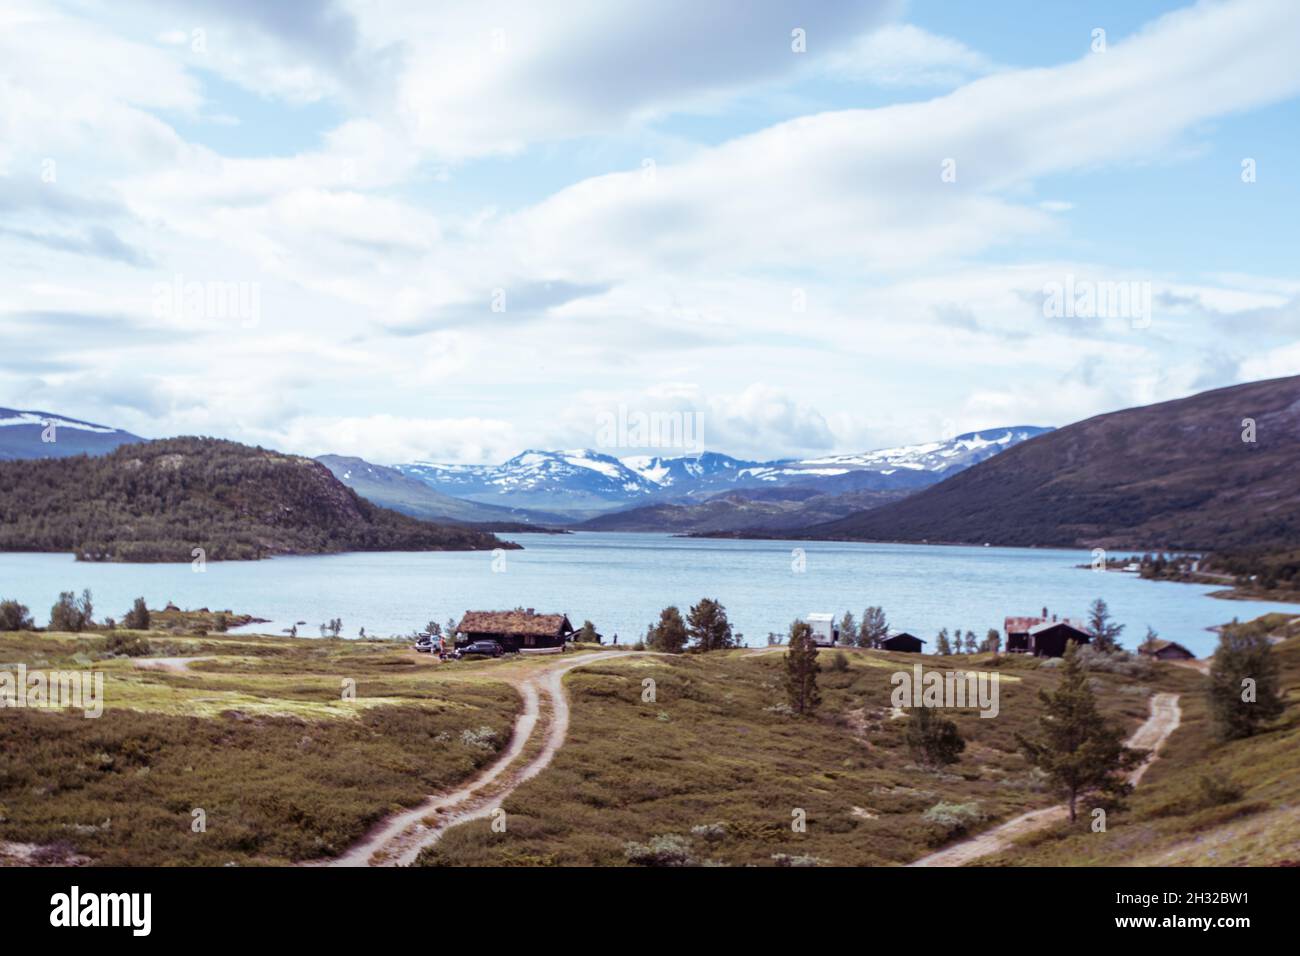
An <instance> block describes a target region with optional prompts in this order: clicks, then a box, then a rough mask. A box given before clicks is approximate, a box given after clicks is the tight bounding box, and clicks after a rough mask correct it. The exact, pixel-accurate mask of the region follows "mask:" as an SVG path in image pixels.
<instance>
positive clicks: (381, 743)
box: [0, 631, 520, 865]
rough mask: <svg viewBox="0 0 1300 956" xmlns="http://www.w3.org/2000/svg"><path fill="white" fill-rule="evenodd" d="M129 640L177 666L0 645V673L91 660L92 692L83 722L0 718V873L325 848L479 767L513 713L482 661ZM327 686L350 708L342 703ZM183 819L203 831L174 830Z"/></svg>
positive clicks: (292, 645)
mask: <svg viewBox="0 0 1300 956" xmlns="http://www.w3.org/2000/svg"><path fill="white" fill-rule="evenodd" d="M135 636H139V637H142V638H144V639H146V640H148V641H149V643H150V645H151V653H153V654H156V655H159V656H163V657H169V658H170V657H183V658H186V659H188V660H189V661H190V662H189V663H188V666H187V667H182V666H178V665H177V664H172V663H168V664H167V665H166V666H167V668H168V669H145V668H142V667H140V666H139V664H140V663H142V661H141V660H138V659H136V660H133V659H128V658H109V659H105V658H104V654H105V646H104V645H105V637H104V636H103V635H101V634H94V633H86V634H60V633H54V634H47V633H22V632H20V633H16V634H15V633H5V634H0V667H4V668H6V669H10V670H12V669H13V668H14V666H15V665H16V664H17V663H18V662H22V663H25V664H26V665H27V666H28V667H29V668H44V669H51V670H53V669H67V668H74V669H75V668H79V667H81V666H83V665H86V664H88V663H90V662H91V661H93V664H92V665H91V666H93V669H95V670H100V671H102V672H103V673H104V683H105V686H104V698H105V711H104V714H103V716H102V717H100V718H98V719H87V718H85V717H84V716H82V715H81V714H80V713H76V714H73V713H70V712H65V713H60V712H53V711H45V710H36V709H5V710H4V711H3V712H0V862H2V861H4V860H5V859H6V858H7V860H8V861H9V862H11V863H12V862H61V861H76V862H81V861H85V862H94V863H101V864H127V865H137V864H179V865H224V864H227V863H238V864H275V863H285V862H290V861H297V860H302V859H308V858H313V857H318V856H322V855H332V854H336V853H338V852H339V851H341V850H343V849H344V848H345V847H346V846H347V845H348V844H350V843H352V842H353V841H355V840H356V839H358V838H359V837H360V836H361V835H362V834H363V833H364V832H365V831H366V830H367V829H368V828H369V827H370V826H371V825H373V824H374V823H376V822H377V821H378V820H379V819H381V818H382V817H383V816H385V815H386V814H388V813H389V812H391V811H392V810H395V809H397V808H401V807H408V806H411V805H414V804H415V803H418V802H419V801H420V800H421V799H422V798H423V797H424V796H426V795H427V794H428V793H430V792H433V791H437V790H441V789H444V788H448V787H451V786H452V785H454V784H456V783H458V782H460V781H462V780H464V779H465V778H466V777H468V776H470V775H471V774H472V773H473V772H474V771H475V770H477V769H478V768H479V767H482V766H483V765H484V764H486V763H488V762H489V761H491V760H492V759H493V758H494V757H495V756H496V754H497V753H498V752H499V751H500V750H501V749H502V748H503V747H504V746H505V745H506V743H507V742H508V740H509V737H510V733H511V728H512V723H513V720H514V716H515V714H516V713H517V711H518V709H519V706H520V701H519V697H518V695H517V694H516V692H515V691H514V689H513V688H512V687H510V686H509V684H508V683H505V682H502V681H500V680H497V679H495V678H494V677H493V676H491V675H492V673H493V672H491V670H490V666H489V665H477V664H457V665H454V666H450V665H449V666H443V667H439V666H438V665H437V664H435V663H432V662H430V661H429V660H428V657H427V655H416V654H415V653H414V652H413V651H411V650H410V649H409V646H406V645H402V644H400V643H393V642H381V641H349V640H320V639H312V640H302V639H298V640H294V639H289V638H277V637H245V636H239V637H236V636H230V635H218V634H209V635H181V634H170V633H164V634H160V633H159V632H157V631H154V632H149V633H143V632H142V633H140V634H138V635H135ZM452 670H454V671H455V672H456V674H455V679H449V678H448V672H450V671H452ZM345 679H349V680H351V681H354V682H355V690H356V698H355V700H354V701H350V700H344V699H343V682H344V680H345ZM195 809H201V810H203V811H204V813H205V814H206V827H207V829H206V832H199V833H196V832H194V831H193V829H192V822H193V820H194V817H193V815H192V814H193V811H194V810H195Z"/></svg>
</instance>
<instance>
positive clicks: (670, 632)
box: [646, 605, 687, 654]
mask: <svg viewBox="0 0 1300 956" xmlns="http://www.w3.org/2000/svg"><path fill="white" fill-rule="evenodd" d="M686 637H687V634H686V622H685V621H683V620H682V612H681V611H679V610H677V607H676V606H675V605H673V606H671V607H666V608H664V609H663V610H662V611H660V612H659V623H658V624H655V625H652V626H651V628H650V630H649V631H648V632H647V634H646V647H648V648H650V650H652V651H661V652H663V653H665V654H680V653H681V652H682V651H683V650H685V648H686Z"/></svg>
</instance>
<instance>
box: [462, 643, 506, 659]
mask: <svg viewBox="0 0 1300 956" xmlns="http://www.w3.org/2000/svg"><path fill="white" fill-rule="evenodd" d="M460 652H461V654H483V655H485V656H487V657H500V656H501V655H502V654H504V653H505V650H504V649H503V648H502V647H501V645H500V644H498V643H497V642H496V641H473V642H471V643H469V644H466V645H465V646H464V647H462V648H461V649H460Z"/></svg>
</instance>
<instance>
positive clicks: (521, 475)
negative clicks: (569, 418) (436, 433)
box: [393, 425, 1050, 520]
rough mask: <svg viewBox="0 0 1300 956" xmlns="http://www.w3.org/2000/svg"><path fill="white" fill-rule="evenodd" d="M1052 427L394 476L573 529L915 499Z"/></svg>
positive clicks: (426, 467)
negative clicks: (745, 503) (740, 500)
mask: <svg viewBox="0 0 1300 956" xmlns="http://www.w3.org/2000/svg"><path fill="white" fill-rule="evenodd" d="M1047 431H1050V429H1047V428H1040V427H1037V426H1031V425H1022V426H1015V427H1012V428H999V429H990V430H987V431H982V432H969V433H966V434H964V435H958V436H956V437H955V438H951V439H947V440H943V441H933V442H927V443H925V444H919V445H906V446H902V447H898V448H886V449H880V450H878V451H871V452H864V453H861V454H855V455H838V456H832V457H825V458H808V459H777V460H772V461H748V460H744V459H739V458H733V457H731V456H729V455H723V454H719V453H716V452H705V453H704V454H701V455H698V456H680V457H660V456H631V457H625V458H617V457H615V456H613V455H610V454H606V453H604V452H600V451H595V450H593V449H589V448H584V449H575V450H569V451H542V450H538V449H530V450H528V451H525V452H522V453H521V454H519V455H516V456H515V457H514V458H511V459H510V460H509V461H507V462H505V463H503V464H500V465H447V464H438V463H434V462H413V463H410V464H402V465H394V466H393V468H394V470H396V471H398V472H400V473H402V474H403V475H406V476H408V477H410V478H415V479H418V480H419V481H422V482H424V483H425V484H426V485H427V486H428V487H430V488H432V489H434V490H435V491H437V492H440V493H441V494H444V495H450V496H452V497H455V498H461V499H465V500H468V501H475V502H480V503H484V504H495V505H499V506H506V507H515V508H524V509H539V508H540V509H544V510H547V511H549V512H552V513H553V514H558V515H561V516H564V517H566V518H568V519H569V520H577V519H585V518H591V517H592V516H594V515H596V514H602V513H607V512H612V511H618V510H622V509H626V508H635V507H638V506H641V505H646V504H656V505H657V504H674V505H680V506H687V505H691V504H695V503H699V502H702V501H706V500H708V499H711V498H714V497H716V496H718V495H728V494H733V493H734V494H739V495H742V496H744V497H745V498H746V499H750V500H754V499H756V498H759V497H767V499H768V500H773V496H772V490H773V489H786V490H788V491H787V492H778V493H777V494H776V496H775V497H777V498H785V499H786V500H801V499H806V498H809V497H811V496H813V495H839V494H843V493H845V492H858V491H878V492H906V491H914V490H917V489H919V488H924V487H926V486H928V485H931V484H934V483H935V482H937V481H941V480H942V479H943V478H945V477H947V476H948V475H951V474H955V473H956V472H958V471H960V470H962V469H963V468H968V467H970V466H971V465H973V464H975V463H977V462H980V461H983V460H984V459H986V458H989V457H992V456H993V455H996V454H998V453H999V452H1002V451H1005V450H1006V449H1007V448H1010V447H1012V446H1014V445H1017V444H1019V443H1020V442H1023V441H1026V440H1028V439H1030V438H1033V437H1035V436H1037V435H1041V434H1043V433H1044V432H1047Z"/></svg>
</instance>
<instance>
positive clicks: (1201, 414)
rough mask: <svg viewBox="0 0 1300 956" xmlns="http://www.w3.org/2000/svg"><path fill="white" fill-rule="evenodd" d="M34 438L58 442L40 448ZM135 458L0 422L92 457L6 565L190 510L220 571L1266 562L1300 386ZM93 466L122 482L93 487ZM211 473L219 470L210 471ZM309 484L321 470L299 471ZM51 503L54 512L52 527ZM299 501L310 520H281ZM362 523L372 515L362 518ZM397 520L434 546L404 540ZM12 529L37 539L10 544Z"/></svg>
mask: <svg viewBox="0 0 1300 956" xmlns="http://www.w3.org/2000/svg"><path fill="white" fill-rule="evenodd" d="M51 426H52V427H51ZM46 435H49V436H50V437H53V438H54V439H55V440H54V441H45V440H43V438H44V437H45V436H46ZM141 441H142V439H139V438H137V437H136V436H134V435H131V434H130V433H128V432H125V431H122V430H120V429H116V428H111V427H108V426H103V425H95V424H92V423H89V422H84V421H79V420H77V419H72V418H66V417H63V416H57V415H52V414H50V413H47V412H38V411H16V410H12V409H0V459H21V458H28V459H44V458H67V457H68V456H72V455H80V454H82V453H83V452H84V453H86V454H88V455H89V456H91V457H88V458H85V459H79V461H82V462H84V463H85V464H83V465H79V466H78V467H79V468H81V470H80V471H78V470H76V469H72V470H57V471H51V470H48V468H47V466H52V465H55V464H61V463H58V462H41V461H36V462H31V463H29V467H23V463H22V462H17V461H13V462H7V463H6V464H4V465H3V466H0V471H4V472H5V475H4V477H5V479H6V480H7V481H8V482H9V485H10V487H9V491H10V492H13V491H14V489H25V491H23V494H22V495H19V496H18V497H23V500H22V501H21V502H18V501H17V499H16V498H15V497H14V494H10V495H9V499H8V500H9V504H10V505H11V507H10V508H9V509H8V512H7V513H6V514H5V515H3V516H2V517H4V519H5V525H6V532H7V533H8V534H9V537H8V538H7V540H6V541H5V542H0V547H5V546H7V547H9V548H10V549H47V546H52V547H54V548H55V549H56V550H61V549H65V548H69V547H75V548H79V549H80V548H83V547H84V546H86V545H94V546H95V547H96V548H98V549H100V552H99V553H102V554H105V555H108V556H110V557H123V556H125V555H126V554H127V552H130V553H131V554H133V555H143V556H145V557H143V559H144V560H149V559H153V558H151V557H149V556H150V555H153V554H156V553H158V554H160V553H166V554H168V555H170V554H171V553H172V551H173V550H174V548H173V547H172V546H173V545H176V547H179V544H178V542H182V541H183V540H186V539H187V538H186V535H184V534H181V533H180V531H178V530H177V528H176V527H174V520H173V518H169V517H167V516H168V515H169V514H172V513H173V512H174V513H175V515H174V517H176V518H177V520H182V521H184V509H185V508H186V507H200V510H201V511H202V512H203V518H204V521H205V522H207V523H208V524H212V525H214V526H215V527H216V528H218V529H219V530H220V532H221V535H222V537H223V538H224V544H225V550H226V551H227V552H228V553H230V554H231V555H232V556H233V555H238V556H243V555H245V554H266V553H288V552H295V551H298V552H301V551H313V550H338V549H345V548H350V549H356V548H373V547H386V546H389V545H391V544H393V543H400V542H407V543H411V544H414V545H415V546H417V547H420V548H424V547H482V546H485V545H486V544H490V543H492V541H494V540H495V539H488V538H483V539H481V540H479V539H475V540H471V539H470V538H468V537H465V535H467V534H470V535H472V534H475V533H478V532H477V531H475V530H474V529H471V528H468V527H465V526H467V525H472V526H474V527H475V528H477V529H479V530H480V531H481V530H482V529H485V528H488V529H494V530H525V529H533V528H546V527H559V526H565V527H570V528H577V529H582V530H592V531H615V530H623V531H671V532H676V533H689V534H707V535H744V536H748V537H789V538H806V539H812V540H816V539H834V540H873V541H929V542H944V543H973V544H985V543H987V544H998V545H1007V546H1031V545H1036V546H1060V547H1079V546H1088V547H1093V546H1101V547H1108V548H1115V549H1120V548H1125V549H1128V548H1132V549H1144V550H1189V551H1217V552H1220V553H1221V554H1222V553H1235V554H1240V553H1244V552H1277V551H1281V550H1286V549H1293V548H1294V546H1295V542H1296V541H1297V540H1300V482H1298V481H1297V477H1296V476H1297V473H1298V472H1300V469H1298V468H1297V449H1298V448H1300V376H1293V377H1289V378H1280V379H1273V380H1270V381H1263V382H1251V383H1248V384H1244V385H1236V386H1232V387H1229V388H1221V389H1216V390H1213V391H1209V392H1203V393H1201V394H1198V395H1193V396H1190V397H1188V398H1183V399H1178V400H1175V401H1169V402H1161V403H1158V404H1154V405H1147V406H1143V407H1139V408H1130V409H1125V410H1123V411H1118V412H1111V413H1109V414H1105V415H1098V416H1096V417H1093V418H1089V419H1087V420H1085V421H1081V422H1077V423H1075V424H1073V425H1069V426H1066V427H1064V428H1060V429H1056V430H1053V429H1047V428H1038V427H1032V426H1018V427H1013V428H1002V429H994V430H989V431H982V432H970V433H967V434H964V435H959V436H957V437H956V438H953V439H949V440H946V441H937V442H929V443H925V444H919V445H909V446H903V447H898V448H889V449H882V450H879V451H874V452H865V453H862V454H857V455H838V456H828V457H822V458H808V459H778V460H772V461H749V460H744V459H738V458H732V457H730V456H728V455H723V454H718V453H715V452H708V453H705V454H702V455H699V456H680V457H661V456H635V457H625V458H617V457H615V456H613V455H609V454H606V453H604V452H600V451H594V450H591V449H580V450H574V451H540V450H529V451H525V452H523V453H521V454H519V455H517V456H515V457H514V458H512V459H510V460H509V461H507V462H504V463H503V464H501V465H445V464H437V463H432V462H418V461H417V462H413V463H410V464H404V465H396V466H392V467H385V466H381V465H375V464H372V463H370V462H366V461H364V460H362V459H360V458H355V457H345V456H338V455H326V456H323V457H322V458H321V459H319V460H318V461H311V460H309V459H296V458H294V457H293V456H282V455H279V454H278V453H275V452H264V451H263V450H261V449H257V450H245V451H237V449H240V448H242V446H236V445H234V444H233V443H221V442H215V441H214V440H206V439H202V440H201V439H171V440H167V441H171V442H180V443H182V445H181V446H178V448H179V449H182V450H169V449H170V447H171V446H169V445H168V444H167V441H163V442H145V443H144V444H143V445H141V446H140V450H139V451H135V450H134V449H127V448H124V447H122V446H125V445H129V444H132V443H136V442H141ZM115 449H116V450H115ZM128 451H129V452H130V453H129V454H126V452H128ZM105 452H108V453H109V457H111V458H113V459H114V462H115V464H112V465H111V467H108V468H107V470H99V469H97V468H95V467H92V465H93V463H94V462H95V461H96V460H98V458H97V456H98V457H102V456H103V455H104V453H105ZM205 456H214V457H215V459H217V461H214V463H212V464H211V465H210V466H204V465H202V464H201V463H202V461H203V459H204V457H205ZM250 456H251V457H250ZM259 456H260V457H259ZM140 462H145V463H154V467H156V469H157V470H158V473H159V474H164V473H166V469H167V468H170V467H172V466H173V464H176V467H180V468H181V477H182V478H184V477H185V476H187V475H190V473H191V471H192V472H193V475H194V476H196V477H195V478H194V480H199V481H212V480H215V481H217V482H218V485H219V487H217V488H215V490H213V489H208V490H205V491H203V492H202V493H201V494H199V493H197V492H196V493H194V494H189V495H188V497H187V495H186V494H184V493H182V492H183V488H182V487H181V486H180V485H176V484H174V483H168V482H161V483H159V481H158V479H157V478H152V477H151V478H149V481H148V482H147V487H145V486H142V485H141V481H142V480H144V476H145V475H146V474H149V475H152V474H154V472H153V471H150V470H148V469H146V470H144V471H140V470H139V469H141V468H142V467H143V466H142V465H140ZM73 463H74V464H75V462H73ZM304 463H305V464H304ZM307 465H313V466H315V470H314V471H313V470H309V469H308V470H304V469H306V466H307ZM132 469H136V470H137V476H136V477H133V476H132ZM241 476H243V477H241ZM248 476H258V477H260V478H261V479H262V480H264V481H265V482H268V483H269V484H268V485H267V487H264V488H262V489H261V490H257V489H249V491H248V494H251V495H254V498H253V499H250V501H252V502H253V507H254V511H256V512H257V513H260V514H263V515H265V518H264V519H258V520H257V521H254V522H253V524H252V525H249V528H250V529H251V531H249V533H244V532H243V531H241V525H240V521H239V520H237V517H236V512H235V511H231V510H229V509H230V508H231V507H235V508H236V509H238V508H243V507H245V503H242V502H243V501H244V493H243V492H241V491H240V488H239V483H240V482H241V481H244V480H247V477H248ZM295 476H299V477H295ZM301 476H309V477H310V480H309V481H306V482H305V483H303V482H302V481H300V477H301ZM186 480H187V481H188V480H190V479H189V478H186ZM51 481H54V482H55V483H56V484H57V485H58V490H59V493H60V496H61V497H60V498H59V501H60V503H59V504H58V506H57V507H56V508H54V510H53V511H51V510H50V508H51V507H53V506H50V505H49V499H50V495H51V493H52V492H51V491H50V489H49V488H48V487H46V486H47V485H48V484H49V482H51ZM204 487H205V488H206V486H204ZM42 488H46V490H45V491H41V489H42ZM142 488H143V489H144V493H147V494H148V495H152V496H153V497H151V498H150V501H154V503H155V505H157V507H155V508H154V509H153V510H149V509H147V508H146V509H144V510H139V509H140V508H141V507H143V506H142V505H140V504H139V501H138V500H137V498H138V496H139V495H140V494H141V493H142V491H141V489H142ZM96 489H98V490H96ZM344 491H346V492H347V497H346V498H344V497H340V492H344ZM24 496H25V497H24ZM159 496H161V497H159ZM299 498H300V499H301V502H300V503H301V504H302V505H303V506H304V507H305V509H306V510H305V511H302V510H301V509H298V508H295V506H294V505H293V504H292V503H291V499H292V500H297V499H299ZM155 499H156V500H155ZM97 501H102V502H105V503H107V505H112V508H113V509H115V510H116V512H117V513H118V514H117V518H115V519H113V520H112V521H105V520H102V519H101V517H99V516H97V514H96V513H95V512H94V509H93V508H92V509H91V510H90V511H87V510H86V509H87V507H89V505H88V504H87V503H88V502H89V503H92V504H93V503H94V502H97ZM195 502H198V503H199V504H198V505H196V504H195ZM349 502H361V503H362V504H361V505H356V504H350V503H349ZM372 505H378V506H380V507H379V510H378V511H368V510H366V509H368V508H371V507H372ZM285 508H289V509H291V511H292V512H293V513H294V514H300V518H293V519H292V520H293V521H297V520H301V521H303V522H304V523H303V524H302V525H301V526H297V527H294V526H293V525H292V521H290V522H289V525H288V526H285V525H284V521H285V520H288V519H287V518H286V519H276V520H275V521H272V520H271V518H270V515H271V514H272V513H273V512H275V511H276V509H279V510H280V511H281V512H282V513H283V514H284V515H289V514H290V513H291V512H289V511H284V509H285ZM384 509H391V511H384ZM101 510H102V509H101ZM392 512H398V514H393V513H392ZM33 515H43V516H44V517H41V518H39V520H38V519H35V518H33V517H32V516H33ZM313 515H315V516H317V517H319V518H320V519H321V520H320V521H318V520H317V517H313ZM69 516H71V517H69ZM403 516H406V517H407V518H408V519H409V518H418V519H424V520H425V521H428V520H435V521H439V522H442V523H443V525H444V527H443V528H442V529H441V530H437V529H434V528H433V526H430V525H425V526H423V527H421V525H422V522H415V523H413V524H405V523H403V521H401V520H399V519H401V518H402V517H403ZM74 519H75V520H74ZM33 521H35V523H34V524H33V523H32V522H33ZM24 522H26V524H28V525H30V527H28V528H27V530H26V531H25V532H23V533H22V534H18V533H17V532H18V531H22V528H23V527H25V525H24ZM322 522H323V523H322ZM119 524H120V525H121V527H119ZM447 526H452V527H447ZM455 526H459V529H457V528H456V527H455ZM277 528H278V530H277ZM123 529H126V530H123ZM128 532H129V533H128ZM15 535H16V536H15ZM119 538H121V541H119ZM56 539H57V540H56ZM126 559H128V560H131V559H133V558H132V557H126ZM134 559H136V560H140V559H142V558H141V557H134Z"/></svg>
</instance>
